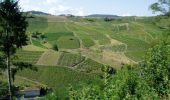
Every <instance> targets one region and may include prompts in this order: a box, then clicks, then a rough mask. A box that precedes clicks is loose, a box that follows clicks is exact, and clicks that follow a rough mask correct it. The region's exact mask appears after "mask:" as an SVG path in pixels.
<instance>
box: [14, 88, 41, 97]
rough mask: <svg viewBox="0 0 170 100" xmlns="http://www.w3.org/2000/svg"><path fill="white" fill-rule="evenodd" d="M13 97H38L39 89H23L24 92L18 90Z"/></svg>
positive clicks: (39, 94)
mask: <svg viewBox="0 0 170 100" xmlns="http://www.w3.org/2000/svg"><path fill="white" fill-rule="evenodd" d="M15 95H16V96H17V97H22V96H24V97H26V98H27V97H28V98H29V97H38V96H41V88H37V87H35V88H27V89H24V90H20V91H17V92H16V93H15Z"/></svg>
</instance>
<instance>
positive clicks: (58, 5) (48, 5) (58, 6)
mask: <svg viewBox="0 0 170 100" xmlns="http://www.w3.org/2000/svg"><path fill="white" fill-rule="evenodd" d="M19 4H20V5H21V8H22V9H24V11H29V10H38V11H39V10H40V11H44V12H47V13H50V14H53V15H59V14H73V15H78V16H83V15H85V12H84V9H83V8H78V7H77V8H73V7H70V6H67V5H65V4H64V2H63V0H42V1H41V2H40V1H39V0H34V1H32V0H20V3H19Z"/></svg>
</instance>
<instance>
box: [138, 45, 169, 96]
mask: <svg viewBox="0 0 170 100" xmlns="http://www.w3.org/2000/svg"><path fill="white" fill-rule="evenodd" d="M141 73H142V75H143V79H144V80H145V81H146V82H147V84H148V85H149V86H150V88H153V89H154V90H155V91H156V92H157V94H158V95H159V97H160V99H166V97H168V94H169V93H170V85H169V84H170V46H169V45H168V44H167V43H165V42H163V43H162V44H161V45H157V46H155V47H153V48H152V49H150V50H149V52H148V54H147V56H146V59H145V61H144V62H143V63H142V64H141Z"/></svg>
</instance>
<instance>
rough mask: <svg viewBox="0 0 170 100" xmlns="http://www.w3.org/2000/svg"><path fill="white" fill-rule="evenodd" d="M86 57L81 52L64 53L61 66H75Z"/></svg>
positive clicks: (61, 57)
mask: <svg viewBox="0 0 170 100" xmlns="http://www.w3.org/2000/svg"><path fill="white" fill-rule="evenodd" d="M84 60H85V57H83V56H81V55H80V54H71V53H66V52H64V53H62V54H61V56H60V58H59V60H58V65H59V66H67V67H75V66H76V65H78V64H79V63H81V62H83V61H84Z"/></svg>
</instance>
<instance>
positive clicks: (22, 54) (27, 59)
mask: <svg viewBox="0 0 170 100" xmlns="http://www.w3.org/2000/svg"><path fill="white" fill-rule="evenodd" d="M42 53H43V52H40V51H18V52H17V53H16V54H15V56H14V60H13V62H24V63H30V64H36V63H37V61H38V60H39V58H40V57H41V55H42Z"/></svg>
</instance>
